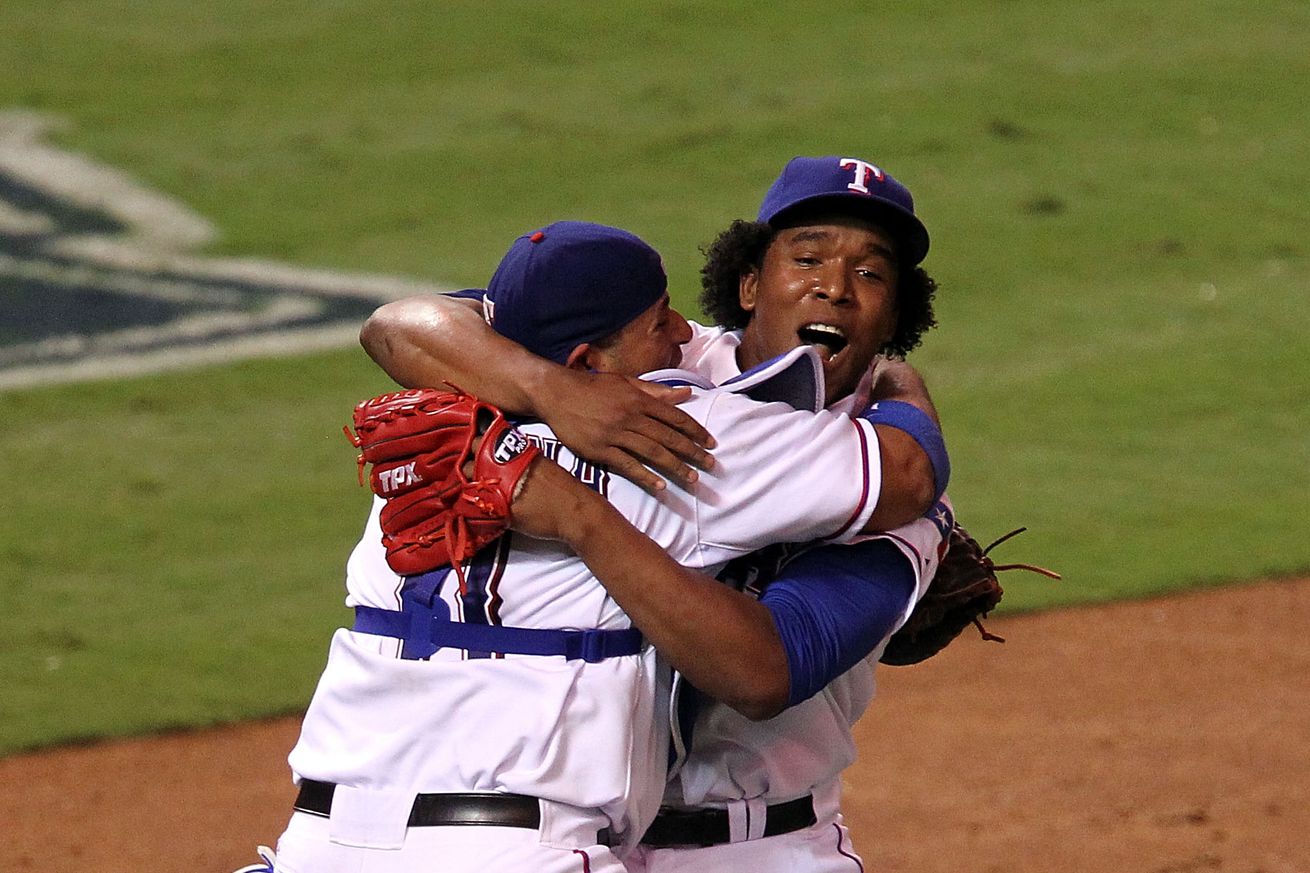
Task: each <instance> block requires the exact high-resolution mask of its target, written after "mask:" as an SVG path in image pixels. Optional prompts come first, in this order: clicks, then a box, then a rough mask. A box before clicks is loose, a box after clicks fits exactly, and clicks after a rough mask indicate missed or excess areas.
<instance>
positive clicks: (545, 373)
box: [359, 294, 714, 490]
mask: <svg viewBox="0 0 1310 873" xmlns="http://www.w3.org/2000/svg"><path fill="white" fill-rule="evenodd" d="M359 339H360V344H361V345H362V346H363V347H364V350H365V351H366V352H368V354H369V357H371V358H372V359H373V360H374V361H375V362H376V363H377V364H378V366H380V367H381V368H382V369H383V370H385V371H386V373H387V374H388V375H389V376H391V378H393V379H395V380H396V381H397V382H398V383H400V384H401V385H404V386H406V387H409V388H417V387H441V386H442V385H443V384H444V383H449V384H451V385H457V386H459V387H460V388H462V389H463V390H465V391H468V392H470V393H472V394H474V395H476V396H478V397H479V398H482V399H483V400H486V401H487V402H489V403H494V404H495V405H496V406H499V407H500V408H501V409H503V410H504V411H506V412H507V413H509V414H511V415H519V416H531V417H533V418H538V419H541V420H542V421H545V422H546V423H547V424H549V425H550V426H551V429H552V430H554V432H555V434H556V436H558V437H559V438H560V440H561V441H562V442H563V443H564V444H565V445H567V446H568V447H569V448H571V449H573V450H574V452H576V453H577V454H579V455H581V456H583V457H585V458H587V459H588V460H591V461H595V462H597V463H599V464H602V465H605V466H607V467H609V468H610V469H611V470H613V471H614V472H616V473H618V474H620V475H622V476H624V477H625V478H627V479H630V480H631V481H633V482H635V483H636V484H638V485H640V486H641V487H642V488H645V489H647V490H658V489H660V488H662V487H663V486H664V481H663V479H661V478H660V475H659V474H663V475H665V476H669V477H671V478H673V479H675V480H677V481H679V482H686V483H689V482H693V481H695V479H696V476H697V474H696V471H695V470H694V469H693V467H700V468H702V469H704V468H705V467H707V466H709V465H710V464H712V463H713V461H712V459H711V458H710V456H709V454H708V453H707V452H706V451H705V450H706V449H707V448H712V447H713V444H714V441H713V439H712V438H711V437H710V435H709V433H708V432H707V431H706V430H705V429H704V428H703V427H701V425H700V424H699V423H698V422H697V421H696V420H695V419H693V418H691V417H690V416H688V415H687V414H686V413H685V412H683V411H682V410H680V409H678V408H677V407H676V406H675V405H674V404H675V403H677V402H678V401H681V400H685V399H686V397H687V393H688V392H687V389H685V388H670V387H666V386H663V385H658V384H654V383H649V382H642V381H640V380H637V379H630V378H627V377H624V376H618V375H613V374H597V373H589V372H584V371H581V370H575V369H570V368H567V367H562V366H560V365H558V364H555V363H554V362H552V361H548V360H545V359H544V358H539V357H537V356H536V355H534V354H532V353H531V352H529V351H527V350H526V349H524V348H523V347H522V346H520V345H518V344H517V343H515V342H513V341H512V340H508V339H506V338H505V337H502V336H501V335H499V334H498V333H496V332H495V331H494V330H492V329H491V327H490V326H488V325H487V323H486V322H485V321H484V320H483V318H482V315H481V304H480V302H479V301H478V300H476V299H468V298H460V297H454V296H450V295H440V294H429V295H423V296H418V297H410V298H406V299H403V300H397V301H394V302H392V303H387V304H385V305H383V306H381V307H379V308H378V309H377V310H376V311H375V312H374V313H373V315H372V316H370V317H369V319H368V321H366V322H365V323H364V326H363V328H362V329H361V330H360V335H359ZM643 465H649V466H650V467H652V468H654V472H652V470H650V469H647V468H646V466H643Z"/></svg>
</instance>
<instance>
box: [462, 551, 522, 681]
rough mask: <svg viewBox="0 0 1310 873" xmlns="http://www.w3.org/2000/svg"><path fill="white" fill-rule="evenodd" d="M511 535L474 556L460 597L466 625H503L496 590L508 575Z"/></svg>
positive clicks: (481, 655)
mask: <svg viewBox="0 0 1310 873" xmlns="http://www.w3.org/2000/svg"><path fill="white" fill-rule="evenodd" d="M511 539H512V536H511V533H510V532H509V531H506V532H505V533H504V534H503V535H502V536H501V537H500V539H498V540H496V541H495V542H492V543H489V544H488V545H487V546H485V547H484V548H483V549H482V550H481V551H480V552H478V553H477V554H476V555H474V556H473V560H472V562H471V563H470V564H469V567H468V571H467V572H465V574H464V579H465V582H466V584H465V588H464V591H463V593H461V594H460V595H459V599H460V607H461V610H462V612H463V621H464V623H465V624H481V625H498V624H500V605H501V599H500V595H499V592H498V591H497V590H496V588H497V586H498V585H499V583H500V577H501V576H502V575H503V574H504V572H505V559H506V557H507V556H508V554H509V548H510V540H511ZM468 657H469V658H490V657H493V654H492V653H491V652H474V651H470V652H469V653H468Z"/></svg>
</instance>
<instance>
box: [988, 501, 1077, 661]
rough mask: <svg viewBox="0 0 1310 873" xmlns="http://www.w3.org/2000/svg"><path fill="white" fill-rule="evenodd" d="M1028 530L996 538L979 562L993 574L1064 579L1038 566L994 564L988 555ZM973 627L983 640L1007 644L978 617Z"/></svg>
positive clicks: (1023, 528)
mask: <svg viewBox="0 0 1310 873" xmlns="http://www.w3.org/2000/svg"><path fill="white" fill-rule="evenodd" d="M1027 529H1028V528H1026V527H1016V528H1015V529H1014V530H1012V531H1010V532H1009V533H1008V534H1004V535H1003V536H1000V537H998V538H996V539H995V540H993V541H992V542H991V544H990V545H988V546H987V548H985V549H983V550H982V556H981V558H980V559H979V560H981V561H982V563H983V565H984V566H985V567H986V568H987V569H988V570H990V571H991V572H992V573H1000V572H1002V571H1004V570H1031V571H1032V572H1034V573H1040V574H1041V575H1043V576H1046V577H1048V578H1050V579H1057V580H1058V579H1061V578H1063V577H1061V576H1060V574H1059V573H1057V572H1055V571H1054V570H1048V569H1046V568H1045V567H1038V566H1037V565H1036V564H1019V563H1014V564H997V563H995V562H993V561H992V559H991V558H990V557H988V555H987V553H988V552H990V551H991V550H992V549H994V548H996V547H997V546H999V545H1000V544H1001V543H1003V542H1005V541H1006V540H1008V539H1010V538H1012V537H1017V536H1018V535H1019V534H1021V533H1023V532H1024V531H1026V530H1027ZM973 626H974V627H976V628H978V633H979V634H980V635H981V636H982V638H983V639H984V640H986V641H987V642H989V643H1003V642H1005V637H1003V636H1000V635H999V634H994V633H991V632H990V631H988V630H987V628H985V627H983V623H982V620H981V619H979V618H977V617H975V618H974V620H973Z"/></svg>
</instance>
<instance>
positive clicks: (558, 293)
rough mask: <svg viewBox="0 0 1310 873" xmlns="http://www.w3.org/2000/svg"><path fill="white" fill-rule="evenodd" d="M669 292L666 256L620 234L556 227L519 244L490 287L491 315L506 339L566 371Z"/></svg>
mask: <svg viewBox="0 0 1310 873" xmlns="http://www.w3.org/2000/svg"><path fill="white" fill-rule="evenodd" d="M667 290H668V277H667V276H666V275H665V273H664V264H663V262H662V261H661V260H660V255H659V252H657V251H655V249H653V248H651V247H650V246H649V245H647V244H646V243H645V242H644V241H642V240H641V238H640V237H637V236H635V235H633V234H631V233H628V232H627V231H626V230H619V229H618V228H617V227H607V226H606V225H603V224H592V223H591V222H587V221H557V222H555V223H554V224H549V225H546V226H545V227H543V228H541V229H539V230H535V231H532V232H531V233H526V234H524V235H523V236H521V237H519V238H518V239H516V240H514V244H513V245H511V246H510V248H509V251H508V252H506V253H505V257H504V258H502V259H501V261H500V266H498V267H497V268H496V273H495V275H493V276H492V277H491V282H490V283H489V284H488V285H487V293H486V296H485V298H484V311H485V313H486V316H487V321H488V322H489V323H490V324H491V326H492V328H494V329H495V331H496V332H497V333H499V334H500V335H501V336H505V337H508V338H509V339H512V340H514V341H515V342H517V343H518V344H519V345H521V346H523V347H524V348H526V349H528V350H529V351H531V352H534V353H535V354H538V355H540V356H541V357H543V358H549V359H550V360H552V361H555V362H556V363H559V364H562V363H564V362H565V361H566V360H568V356H569V353H570V352H572V351H573V349H574V348H576V347H577V346H578V345H580V344H581V343H590V342H595V341H596V340H599V339H604V338H605V337H607V336H609V335H610V334H612V333H614V332H615V331H617V330H619V329H620V328H622V327H624V326H625V325H627V324H628V323H629V322H631V321H632V320H633V319H634V318H636V317H637V316H638V315H641V314H642V313H643V312H645V311H646V310H647V309H649V308H650V307H652V306H654V305H655V304H656V303H658V302H659V301H660V300H661V299H662V298H663V297H664V294H665V292H666V291H667Z"/></svg>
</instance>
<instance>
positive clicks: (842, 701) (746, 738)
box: [630, 323, 953, 871]
mask: <svg viewBox="0 0 1310 873" xmlns="http://www.w3.org/2000/svg"><path fill="white" fill-rule="evenodd" d="M692 331H693V336H692V339H691V341H690V342H688V343H687V344H686V345H684V346H683V357H682V366H683V367H684V368H687V369H692V370H696V371H697V372H701V373H703V374H706V375H708V376H709V377H710V378H712V379H714V380H716V381H719V382H722V381H727V380H728V379H731V378H732V377H734V376H736V375H737V374H738V372H739V368H738V366H737V359H736V352H737V347H738V346H739V344H740V334H739V333H737V332H735V331H726V330H724V329H722V328H706V327H703V326H701V325H698V324H695V323H692ZM871 382H872V379H871V374H866V376H865V378H864V379H863V380H862V382H861V384H860V386H859V388H858V389H857V390H856V392H855V393H854V394H852V395H849V396H847V397H845V398H843V399H841V400H839V401H838V402H837V403H834V404H833V405H832V406H830V407H829V409H830V410H836V411H840V412H844V413H846V414H854V413H856V412H859V411H860V410H862V409H863V408H864V407H865V406H866V405H867V403H868V397H869V389H870V386H871ZM715 436H716V438H717V437H719V436H720V434H719V432H715ZM952 513H953V510H952V508H951V505H950V501H949V500H948V499H947V498H945V497H943V499H942V501H941V502H940V503H939V505H938V507H937V508H936V509H935V510H934V512H933V513H931V514H930V515H929V516H928V517H926V518H923V519H919V520H917V521H915V522H913V523H911V524H909V525H906V526H904V527H901V528H898V529H897V530H895V531H892V532H889V533H886V534H879V535H876V536H874V537H866V538H873V539H886V540H889V541H891V542H892V543H894V544H895V545H896V546H897V548H898V549H899V550H900V551H901V552H902V553H903V554H904V555H905V556H906V557H907V558H909V560H910V563H911V565H912V567H913V569H914V574H915V582H916V584H915V592H914V595H913V597H912V598H911V601H910V603H909V604H907V606H906V608H905V610H904V612H903V613H902V614H901V616H900V618H899V620H898V621H897V622H896V625H895V628H893V631H894V630H895V629H896V628H899V627H900V626H901V625H902V624H904V623H905V621H906V620H907V619H908V618H909V615H910V612H911V611H912V610H913V608H914V606H915V604H917V603H918V601H919V599H920V598H922V596H923V594H924V591H925V590H926V589H927V586H928V583H929V582H930V581H931V579H932V576H933V574H934V573H935V572H936V569H937V565H938V563H939V562H940V560H941V556H942V554H944V552H945V547H946V538H947V536H948V533H949V530H950V526H951V523H952V522H953V515H952ZM885 647H886V639H884V640H883V641H882V643H881V644H879V646H878V647H877V648H876V649H875V650H874V651H873V652H872V653H871V654H870V655H868V657H866V658H865V659H863V660H862V661H860V662H859V663H858V664H856V665H855V666H854V667H852V668H851V669H850V670H848V671H847V672H846V673H844V674H843V675H841V676H839V677H838V678H836V679H835V680H833V681H832V682H831V683H830V684H829V685H828V686H827V687H826V688H824V690H823V691H821V692H820V693H819V694H817V695H815V696H814V697H811V698H810V699H809V700H806V701H804V702H802V703H800V704H798V705H796V706H793V707H791V708H789V709H787V710H785V711H784V712H782V713H781V714H780V715H778V716H776V717H775V718H772V719H768V720H765V721H751V720H750V719H747V718H745V717H744V716H742V715H740V714H739V713H737V712H736V711H735V710H733V709H731V708H730V707H728V706H725V705H723V704H720V703H717V702H713V701H706V705H705V706H704V707H703V708H702V709H701V711H700V712H699V714H698V716H697V719H696V723H695V728H694V730H693V733H692V740H691V747H690V749H688V750H687V752H686V757H685V759H684V760H682V761H681V763H680V765H679V766H678V767H677V769H676V771H675V774H674V776H673V778H672V779H671V780H670V783H669V786H668V790H667V792H666V796H665V803H666V804H668V805H670V806H676V807H686V808H692V807H706V806H708V807H717V808H725V807H726V808H727V809H728V810H729V812H730V814H733V813H740V815H732V816H731V817H732V818H733V820H738V819H739V820H741V821H751V820H754V821H755V822H757V823H759V824H760V825H761V826H762V823H763V816H760V815H758V812H759V811H760V810H761V809H762V808H763V806H765V805H767V804H770V803H778V802H782V801H786V800H791V799H794V798H797V797H801V796H803V795H806V794H813V795H814V800H815V811H816V814H817V816H818V820H819V821H818V824H817V825H815V826H814V827H812V828H809V829H806V830H805V831H803V832H799V833H797V834H796V835H787V836H785V837H775V838H772V839H771V840H770V843H775V850H776V851H777V854H776V856H775V857H776V858H777V859H780V864H779V865H775V866H772V867H770V866H768V865H764V866H761V865H762V864H763V860H764V859H765V858H766V857H768V856H767V855H760V854H759V852H757V851H756V850H755V849H754V848H747V847H745V846H742V847H741V849H740V851H738V850H735V849H734V846H721V847H715V848H709V849H643V850H642V854H641V856H640V857H638V858H636V859H634V860H633V861H632V862H630V869H649V870H651V871H656V870H666V869H667V870H680V869H686V870H717V869H725V870H727V869H747V868H750V869H755V870H757V871H765V870H771V869H778V870H783V869H789V867H788V866H787V865H788V863H789V862H788V861H787V860H786V859H787V858H788V857H792V856H790V855H788V854H787V852H783V851H782V850H781V849H778V848H777V846H776V842H777V841H780V840H787V841H788V842H794V843H796V845H797V846H798V847H799V846H802V845H803V846H809V845H810V844H811V843H814V844H815V845H819V844H822V846H824V847H826V848H823V849H822V851H820V850H815V852H814V853H809V854H805V855H804V857H806V858H809V859H810V860H807V861H806V863H807V864H811V865H817V866H814V869H816V870H817V869H827V868H828V866H829V865H830V866H831V867H832V868H833V869H850V867H849V864H850V859H849V857H848V854H847V853H848V847H849V843H848V842H847V843H845V846H844V847H843V843H842V840H844V838H845V831H844V829H843V828H842V827H841V825H840V816H839V813H838V806H839V801H840V783H839V779H838V776H839V774H840V773H841V771H842V770H844V769H845V768H846V767H848V766H849V765H850V764H851V763H853V762H854V760H855V744H854V740H853V737H852V733H851V727H852V725H854V723H855V721H856V720H857V719H858V718H859V717H860V716H861V715H862V714H863V713H864V711H865V710H866V709H867V708H868V706H869V703H870V701H871V700H872V699H873V696H874V692H875V683H874V669H875V667H876V665H877V663H878V658H879V657H880V656H881V654H882V651H883V649H884V648H885ZM747 810H749V814H747ZM834 827H835V828H836V830H837V834H836V837H841V839H837V838H836V837H834V838H832V839H830V838H829V831H831V830H832V829H833V828H834ZM747 836H749V837H752V838H754V837H758V836H759V834H744V833H743V834H741V835H740V838H742V839H745V838H746V837H747ZM736 838H737V837H734V839H736ZM743 852H744V853H745V854H743ZM795 857H801V856H800V855H796V856H795ZM820 858H821V859H822V863H821V862H820V860H816V859H820ZM792 860H795V858H793V859H792ZM720 865H722V866H721V867H720ZM807 869H808V868H807Z"/></svg>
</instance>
